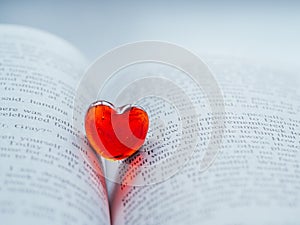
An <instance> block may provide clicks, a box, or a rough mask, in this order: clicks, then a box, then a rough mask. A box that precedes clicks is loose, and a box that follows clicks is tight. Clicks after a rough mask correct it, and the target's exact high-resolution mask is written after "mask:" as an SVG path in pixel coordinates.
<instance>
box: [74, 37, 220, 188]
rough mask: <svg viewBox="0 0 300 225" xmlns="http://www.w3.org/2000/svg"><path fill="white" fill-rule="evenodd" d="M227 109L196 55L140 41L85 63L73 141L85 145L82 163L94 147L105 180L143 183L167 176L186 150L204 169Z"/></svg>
mask: <svg viewBox="0 0 300 225" xmlns="http://www.w3.org/2000/svg"><path fill="white" fill-rule="evenodd" d="M97 99H98V101H96V102H95V100H97ZM91 103H92V104H91ZM224 111H225V109H224V100H223V96H222V92H221V90H220V88H219V86H218V83H217V82H216V81H215V79H214V76H213V75H212V73H211V72H210V70H209V68H208V67H207V66H206V65H205V63H203V62H202V60H200V59H199V58H198V57H197V56H196V55H195V54H193V53H191V52H190V51H188V50H186V49H184V48H182V47H180V46H177V45H174V44H170V43H167V42H160V41H142V42H136V43H130V44H126V45H123V46H120V47H118V48H115V49H113V50H111V51H109V52H108V53H106V54H104V55H103V56H101V57H99V58H98V59H96V60H95V61H94V63H92V64H91V65H90V66H89V67H88V68H87V70H86V71H85V73H84V76H83V78H82V80H81V81H80V83H79V85H78V87H77V90H76V96H75V100H74V108H73V126H74V129H75V130H77V131H78V132H77V133H76V135H77V136H79V137H80V138H77V139H76V140H80V141H81V142H83V143H84V144H86V149H81V151H80V152H81V153H82V157H84V158H86V159H87V160H86V161H87V163H89V159H88V155H89V154H88V152H89V151H92V150H93V151H95V152H96V154H97V155H99V156H101V159H102V162H103V171H104V173H103V174H104V176H105V178H106V179H107V180H110V181H112V182H116V183H120V184H126V185H133V186H143V185H151V184H155V183H158V182H163V181H165V180H167V179H168V178H170V177H172V176H173V175H175V174H176V173H177V172H179V171H180V170H181V169H184V166H185V165H186V164H187V163H189V162H190V160H191V157H193V158H194V159H197V165H199V171H205V170H206V169H207V168H208V167H209V166H210V165H211V164H212V163H213V161H214V159H215V157H216V155H217V153H218V149H219V146H220V144H221V143H222V137H223V130H224V121H223V117H220V116H219V115H221V114H223V113H224ZM204 115H205V116H206V118H207V115H209V117H210V120H209V121H204V120H203V118H204ZM211 137H214V138H213V139H214V141H212V138H211ZM74 144H76V143H74Z"/></svg>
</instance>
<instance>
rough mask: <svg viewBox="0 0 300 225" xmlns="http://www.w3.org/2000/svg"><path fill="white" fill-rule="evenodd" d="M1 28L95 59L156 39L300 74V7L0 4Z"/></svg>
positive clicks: (214, 3) (217, 3) (277, 3)
mask: <svg viewBox="0 0 300 225" xmlns="http://www.w3.org/2000/svg"><path fill="white" fill-rule="evenodd" d="M0 22H1V23H16V24H23V25H29V26H33V27H36V28H41V29H44V30H47V31H49V32H51V33H54V34H57V35H58V36H61V37H63V38H65V39H66V40H68V41H69V42H71V43H73V44H74V45H75V46H76V47H78V48H79V49H80V50H81V51H82V52H83V53H84V54H85V55H86V56H87V57H88V58H89V59H91V60H92V59H94V58H95V57H97V56H98V55H100V54H103V53H104V52H106V51H108V50H110V49H111V48H113V47H116V46H118V45H120V44H124V43H127V42H132V41H139V40H150V39H151V40H152V39H155V40H164V41H169V42H173V43H177V44H179V45H182V46H184V47H186V48H188V49H190V50H192V51H194V52H195V53H197V54H199V55H206V54H212V55H229V56H237V57H243V58H249V59H254V60H259V61H263V62H266V63H268V64H269V63H271V64H272V63H273V64H278V63H279V64H282V65H284V66H288V67H295V68H296V67H299V68H300V66H299V65H297V64H300V63H298V61H299V59H300V42H299V40H300V1H207V2H205V1H165V2H162V1H130V2H129V1H128V2H126V1H122V2H121V1H120V2H117V1H110V2H108V1H58V0H57V1H37V0H36V1H34V0H28V1H21V0H20V1H14V0H7V1H4V0H0Z"/></svg>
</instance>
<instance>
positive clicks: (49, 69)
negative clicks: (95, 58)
mask: <svg viewBox="0 0 300 225" xmlns="http://www.w3.org/2000/svg"><path fill="white" fill-rule="evenodd" d="M85 65H86V61H85V59H84V58H83V57H82V56H81V54H80V53H79V52H78V51H77V50H76V49H74V48H73V47H72V46H70V45H69V44H68V43H66V42H65V41H63V40H61V39H59V38H57V37H54V36H52V35H51V34H47V33H44V32H41V31H37V30H34V29H30V28H24V27H18V26H5V25H3V26H0V74H1V77H0V79H1V80H0V92H1V107H0V118H1V120H0V121H1V122H0V127H1V130H2V131H1V136H0V143H1V151H0V182H1V185H0V218H1V221H2V222H4V221H5V224H24V225H25V224H40V225H42V224H51V225H53V224H73V225H75V224H89V225H92V224H109V223H110V220H109V206H108V201H107V195H106V188H105V183H104V179H103V176H102V167H101V165H100V164H99V162H98V160H97V158H96V156H95V155H93V154H92V152H91V151H90V149H89V147H88V145H87V144H86V142H84V140H83V138H82V137H83V135H82V134H80V132H79V131H77V130H76V128H74V127H72V107H73V97H74V89H75V87H76V83H77V82H78V81H79V80H80V76H81V75H82V70H83V69H84V66H85ZM80 152H82V153H83V154H85V155H88V157H87V159H88V160H90V162H88V161H87V160H85V159H83V157H82V155H81V154H80ZM91 164H93V166H90V165H91Z"/></svg>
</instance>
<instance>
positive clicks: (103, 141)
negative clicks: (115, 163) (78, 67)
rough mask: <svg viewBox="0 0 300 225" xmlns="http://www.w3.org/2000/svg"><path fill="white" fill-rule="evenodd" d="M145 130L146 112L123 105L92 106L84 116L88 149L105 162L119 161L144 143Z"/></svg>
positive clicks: (103, 102) (147, 120) (94, 104)
mask: <svg viewBox="0 0 300 225" xmlns="http://www.w3.org/2000/svg"><path fill="white" fill-rule="evenodd" d="M148 127H149V119H148V115H147V113H146V112H145V111H144V110H143V109H141V108H139V107H137V106H130V105H125V106H123V107H120V108H115V107H114V105H113V104H111V103H109V102H106V101H97V102H95V103H93V104H92V105H91V106H90V107H89V109H88V111H87V113H86V116H85V131H86V136H87V138H88V140H89V143H90V145H91V146H92V148H93V149H94V150H95V151H96V152H97V153H99V154H100V155H101V156H103V157H104V158H106V159H111V160H121V159H124V158H127V157H129V156H131V155H132V154H134V153H135V152H136V151H137V150H138V149H139V148H140V147H141V146H142V145H143V143H144V141H145V138H146V135H147V132H148Z"/></svg>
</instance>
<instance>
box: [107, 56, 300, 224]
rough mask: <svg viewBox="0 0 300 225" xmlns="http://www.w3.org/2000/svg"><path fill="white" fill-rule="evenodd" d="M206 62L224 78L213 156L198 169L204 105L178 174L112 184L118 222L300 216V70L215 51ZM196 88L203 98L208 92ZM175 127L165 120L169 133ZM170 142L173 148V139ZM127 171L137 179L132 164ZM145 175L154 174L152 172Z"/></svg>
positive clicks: (268, 220) (153, 149) (265, 220)
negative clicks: (195, 140) (220, 131)
mask: <svg viewBox="0 0 300 225" xmlns="http://www.w3.org/2000/svg"><path fill="white" fill-rule="evenodd" d="M208 65H209V66H210V67H211V70H212V71H213V73H214V74H215V76H216V79H217V80H218V82H219V84H220V86H221V89H222V91H223V94H224V100H225V109H226V112H225V114H223V115H222V116H223V118H224V119H225V130H224V137H223V142H222V144H221V148H220V149H219V153H218V155H217V157H216V159H215V161H214V162H213V164H212V165H211V166H210V167H209V168H208V169H207V170H206V171H204V172H202V171H200V167H199V159H200V155H201V146H203V145H205V143H206V142H207V141H208V140H207V137H208V136H209V132H207V131H209V129H207V128H208V127H209V124H210V123H211V122H213V121H212V118H211V116H210V115H209V114H206V113H205V112H206V110H204V111H203V113H202V116H201V117H200V118H199V130H198V131H197V132H198V133H199V145H198V146H197V148H196V151H195V153H194V155H193V156H192V158H191V160H190V161H189V162H188V163H187V164H186V165H185V166H184V167H183V168H182V169H181V170H180V171H179V172H178V173H177V174H176V175H175V176H173V177H171V178H170V179H167V180H165V181H163V182H160V183H157V184H153V185H145V186H126V183H125V182H124V184H123V185H120V184H110V185H109V186H110V187H111V190H110V192H111V196H112V199H111V211H112V223H113V224H205V225H209V224H212V225H216V224H220V225H229V224H230V225H232V224H239V225H241V224H244V225H246V224H249V225H250V224H264V225H266V224H273V225H274V224H295V225H296V224H299V221H300V216H299V212H300V133H299V131H300V129H299V127H300V92H299V84H300V82H299V79H298V77H297V76H294V75H289V74H287V73H284V72H283V73H282V72H280V71H276V70H275V71H273V70H270V69H267V68H262V67H260V66H258V65H255V64H251V63H250V64H248V63H244V62H243V61H237V60H236V59H228V60H224V59H222V58H216V59H214V60H209V61H208ZM182 82H185V81H184V80H182ZM186 85H187V86H188V85H189V84H186ZM187 90H188V89H187ZM193 95H194V97H195V99H197V100H198V101H199V105H201V102H203V100H204V99H202V98H203V97H202V95H201V94H199V95H197V93H194V94H193ZM196 96H198V97H196ZM158 105H160V106H158ZM170 109H171V108H170V107H165V103H161V104H159V102H157V105H156V112H157V113H159V112H163V113H164V114H165V115H166V114H172V112H171V111H170ZM169 111H170V112H169ZM171 125H172V126H174V125H173V124H171ZM171 128H172V127H168V126H167V127H166V128H165V130H166V135H167V132H168V131H169V130H171ZM175 137H176V136H175ZM166 143H167V144H168V143H170V144H168V148H172V144H171V143H172V140H171V141H169V142H168V141H166V142H165V144H166ZM173 143H176V142H174V141H173ZM146 144H147V143H146ZM146 147H147V149H148V151H147V153H148V154H149V155H150V156H151V154H152V155H153V159H154V160H155V158H156V159H157V157H158V156H161V158H164V155H163V154H164V149H163V148H162V147H160V146H159V144H158V146H157V145H154V144H153V145H152V146H151V145H150V147H149V146H146ZM149 148H150V150H149ZM157 149H159V150H157ZM157 160H160V159H157ZM132 163H135V162H134V160H132ZM138 163H140V164H143V163H144V162H141V161H139V162H138ZM138 163H137V165H138ZM154 169H155V168H154ZM129 172H130V177H131V178H132V179H134V177H136V175H135V174H134V171H129ZM158 172H161V171H158ZM125 173H126V172H125ZM139 176H144V177H145V179H149V178H148V177H147V176H148V174H147V173H145V174H139ZM130 177H129V178H125V179H130ZM127 183H128V182H127Z"/></svg>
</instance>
